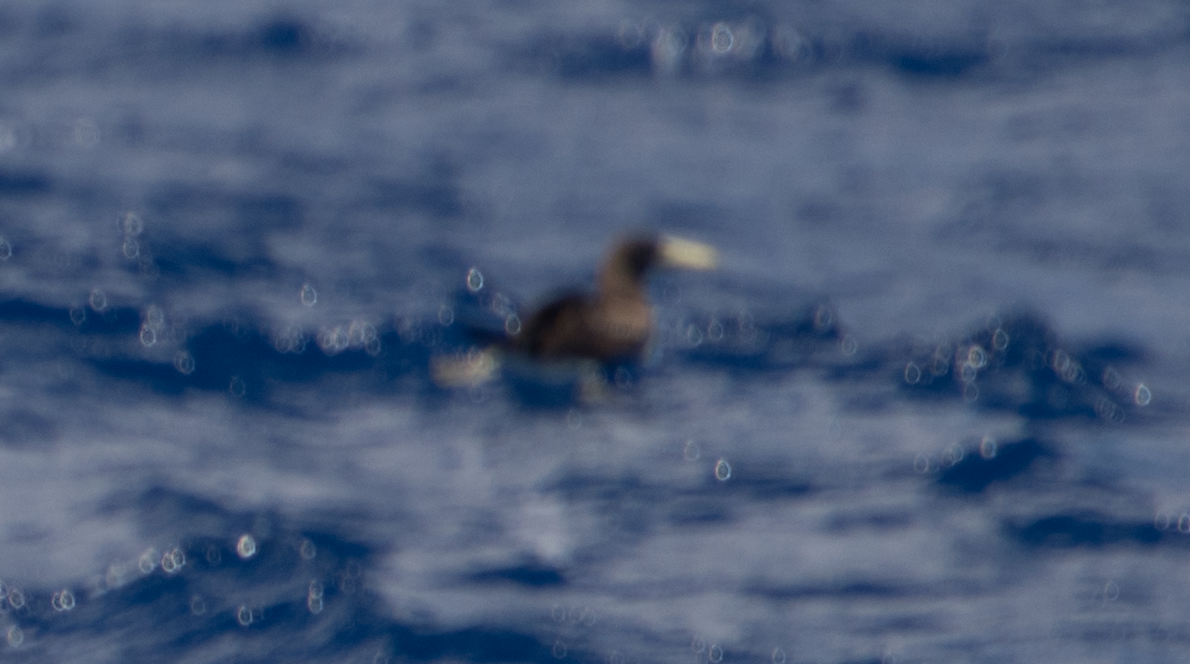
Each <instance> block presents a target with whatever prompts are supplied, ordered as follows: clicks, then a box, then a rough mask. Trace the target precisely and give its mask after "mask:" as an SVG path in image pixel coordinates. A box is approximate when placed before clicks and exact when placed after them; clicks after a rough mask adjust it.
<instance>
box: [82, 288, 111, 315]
mask: <svg viewBox="0 0 1190 664" xmlns="http://www.w3.org/2000/svg"><path fill="white" fill-rule="evenodd" d="M87 301H88V302H89V303H90V304H91V308H92V309H94V310H95V311H103V310H104V309H106V308H107V295H105V294H104V292H103V291H101V290H99V289H98V288H96V289H95V290H93V291H91V297H90V298H89V299H88V300H87Z"/></svg>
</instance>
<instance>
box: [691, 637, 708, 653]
mask: <svg viewBox="0 0 1190 664" xmlns="http://www.w3.org/2000/svg"><path fill="white" fill-rule="evenodd" d="M706 648H707V644H706V643H705V642H703V640H702V639H700V638H698V637H697V636H696V637H694V638H693V639H690V649H691V650H693V651H694V652H702V651H703V650H706Z"/></svg>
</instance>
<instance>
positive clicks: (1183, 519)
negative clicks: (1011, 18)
mask: <svg viewBox="0 0 1190 664" xmlns="http://www.w3.org/2000/svg"><path fill="white" fill-rule="evenodd" d="M1178 532H1179V533H1182V534H1183V535H1190V514H1187V513H1186V512H1182V515H1181V516H1179V517H1178ZM9 603H12V600H11V599H9Z"/></svg>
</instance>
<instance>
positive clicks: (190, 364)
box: [174, 351, 194, 376]
mask: <svg viewBox="0 0 1190 664" xmlns="http://www.w3.org/2000/svg"><path fill="white" fill-rule="evenodd" d="M174 368H175V369H177V370H178V373H180V374H182V375H183V376H189V375H190V374H192V373H194V357H193V356H191V355H190V353H188V352H186V351H180V352H179V353H178V354H177V355H175V356H174Z"/></svg>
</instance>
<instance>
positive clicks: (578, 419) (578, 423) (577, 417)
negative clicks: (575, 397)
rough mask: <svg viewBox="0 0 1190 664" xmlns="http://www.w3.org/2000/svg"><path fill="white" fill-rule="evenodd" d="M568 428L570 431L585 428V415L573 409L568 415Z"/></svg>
mask: <svg viewBox="0 0 1190 664" xmlns="http://www.w3.org/2000/svg"><path fill="white" fill-rule="evenodd" d="M566 426H567V428H569V429H572V430H576V429H580V428H582V426H583V414H582V413H580V412H578V411H577V410H575V409H573V408H571V409H570V410H569V411H568V412H567V413H566Z"/></svg>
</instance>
